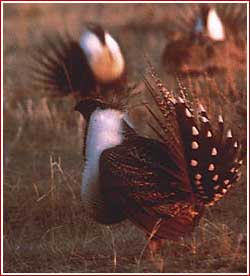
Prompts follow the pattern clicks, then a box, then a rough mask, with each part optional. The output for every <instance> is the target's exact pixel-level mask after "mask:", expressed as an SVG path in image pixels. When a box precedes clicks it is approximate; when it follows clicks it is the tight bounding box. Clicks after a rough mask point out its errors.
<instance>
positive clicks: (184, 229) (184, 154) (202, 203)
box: [41, 34, 242, 244]
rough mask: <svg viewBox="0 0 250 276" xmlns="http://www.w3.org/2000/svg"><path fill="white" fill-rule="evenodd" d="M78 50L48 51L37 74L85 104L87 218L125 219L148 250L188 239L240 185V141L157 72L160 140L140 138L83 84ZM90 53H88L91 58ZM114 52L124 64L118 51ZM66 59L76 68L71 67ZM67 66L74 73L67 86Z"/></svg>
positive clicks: (116, 109) (122, 113) (121, 112)
mask: <svg viewBox="0 0 250 276" xmlns="http://www.w3.org/2000/svg"><path fill="white" fill-rule="evenodd" d="M88 35H90V34H88ZM87 41H88V40H87ZM95 41H96V38H95ZM69 45H71V47H73V46H72V45H74V47H73V48H74V49H77V50H75V51H72V48H71V47H69ZM82 45H85V43H83V40H82V42H81V44H77V43H76V42H74V43H73V42H71V43H61V45H54V44H51V46H52V47H51V50H52V53H53V52H54V53H55V54H56V57H55V58H50V56H49V54H50V51H49V52H45V56H46V57H47V60H48V63H45V61H44V60H43V59H42V60H41V67H43V68H44V69H47V71H46V70H45V71H44V70H43V71H41V76H42V77H41V79H42V80H43V85H44V87H48V88H52V89H55V90H57V91H58V92H61V95H67V94H68V93H70V92H71V93H73V92H74V91H77V90H79V91H80V95H81V98H82V99H81V100H79V101H78V102H77V104H76V106H75V110H77V111H79V112H80V113H81V114H82V115H83V117H84V119H85V120H86V131H85V135H84V159H85V163H84V169H83V179H82V191H81V194H82V200H83V204H84V205H85V209H86V212H87V213H88V214H89V215H90V216H91V217H92V218H94V219H95V220H96V221H98V222H99V223H102V224H114V223H118V222H121V221H122V220H125V219H129V220H131V221H132V222H133V223H134V224H135V225H137V226H138V227H140V228H141V229H143V230H144V231H145V232H146V234H147V235H148V236H149V237H150V243H151V244H152V243H153V242H155V241H156V240H157V241H159V243H160V241H161V240H164V239H177V238H179V237H181V236H184V235H186V234H188V233H190V232H191V231H192V230H193V229H194V227H195V225H196V224H197V223H198V221H199V219H200V217H201V216H202V214H203V212H204V210H205V207H206V206H211V205H213V204H214V203H215V202H217V201H218V200H220V199H221V198H223V196H224V195H225V194H226V193H227V192H228V190H229V189H230V188H231V186H232V185H233V184H234V183H235V182H237V180H238V179H239V176H240V172H239V167H240V165H241V164H242V160H241V147H240V143H239V141H238V140H237V138H235V137H234V135H233V133H232V131H231V130H227V131H226V130H225V129H224V128H225V127H224V122H223V119H222V116H221V115H219V117H218V121H216V122H213V121H211V120H210V118H209V115H208V114H207V112H206V110H205V109H204V107H203V106H202V105H200V106H199V108H196V109H195V110H194V111H192V109H191V107H190V106H189V104H188V102H186V100H185V98H184V97H177V96H176V95H175V94H173V93H172V92H169V91H168V90H167V89H166V88H164V87H163V85H162V84H161V82H160V81H159V80H158V79H157V78H156V77H155V75H154V74H152V79H151V80H150V81H149V80H146V81H145V83H146V85H147V87H148V89H149V91H150V93H151V95H152V97H153V99H154V101H155V103H156V105H157V108H158V115H157V114H156V113H155V111H154V109H153V108H151V107H150V106H147V108H148V110H149V112H150V113H151V114H152V116H153V117H154V118H155V120H156V122H157V123H158V124H159V127H158V128H154V126H152V128H153V129H154V131H155V133H157V134H158V137H159V139H158V140H157V139H152V138H146V137H143V136H140V135H139V134H138V133H137V132H136V130H135V127H134V126H133V125H132V124H131V123H130V121H129V119H128V116H127V112H126V109H123V108H121V107H120V105H119V104H115V103H111V102H108V101H107V100H106V99H105V98H104V97H103V96H102V95H104V94H105V93H104V90H105V89H106V87H105V86H103V85H100V82H99V81H98V82H97V79H95V82H96V83H95V85H97V84H98V89H99V93H98V95H96V94H95V93H92V90H90V89H86V87H89V86H86V87H85V86H84V85H83V84H85V83H88V79H86V78H87V76H84V75H83V73H84V72H85V71H84V70H85V67H86V68H88V66H87V65H86V62H82V61H85V58H86V57H85V55H84V53H85V52H84V51H83V50H85V48H86V47H85V48H84V47H83V48H82ZM87 45H89V44H87ZM91 45H92V44H91ZM100 45H104V44H99V46H100ZM115 45H117V44H115ZM63 46H65V47H66V48H64V47H63ZM67 46H68V47H69V50H67V49H68V48H67ZM92 46H93V47H94V45H92ZM92 46H91V47H92ZM61 48H63V50H62V51H60V50H59V49H61ZM82 49H83V50H82ZM87 49H89V48H87ZM93 49H94V48H91V49H89V51H90V52H91V53H94V51H93ZM99 49H101V50H102V48H100V47H99ZM107 50H108V49H107ZM116 53H119V55H118V57H119V58H121V55H120V51H117V52H116ZM71 55H72V57H71ZM80 57H82V60H81V59H80ZM91 57H92V58H93V56H91ZM60 60H62V61H64V63H62V64H61V63H60ZM71 60H74V61H78V62H79V63H76V64H75V63H73V64H71ZM101 60H102V59H101ZM69 61H70V62H69ZM113 62H114V63H116V61H115V60H114V61H113ZM90 64H91V63H90ZM96 64H97V60H96ZM83 65H84V67H83ZM71 66H72V67H71ZM74 66H75V68H74ZM65 68H66V69H67V70H66V71H67V72H68V69H69V68H70V70H71V71H70V70H69V72H70V73H69V75H68V78H69V79H67V80H66V77H65V76H64V73H63V72H64V71H63V70H64V69H65ZM83 68H84V70H83ZM89 68H90V69H91V70H90V69H89V70H88V71H87V72H88V74H89V75H90V76H91V78H92V77H93V76H92V74H93V73H92V70H93V69H92V67H91V66H89ZM78 70H80V71H78ZM105 70H106V69H105ZM105 70H104V71H105ZM107 70H108V69H107ZM122 72H123V70H120V73H122ZM74 74H76V75H74ZM116 76H117V77H118V75H116ZM119 77H120V76H119ZM82 79H83V80H84V82H82ZM69 83H70V84H71V86H72V87H73V88H74V89H71V87H70V86H69V85H68V84H69ZM95 85H94V86H93V87H94V88H93V89H96V86H95ZM85 93H86V94H85ZM159 129H160V130H159Z"/></svg>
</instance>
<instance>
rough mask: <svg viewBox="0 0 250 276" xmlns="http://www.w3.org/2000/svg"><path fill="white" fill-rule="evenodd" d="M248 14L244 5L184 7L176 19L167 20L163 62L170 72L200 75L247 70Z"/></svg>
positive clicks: (195, 5)
mask: <svg viewBox="0 0 250 276" xmlns="http://www.w3.org/2000/svg"><path fill="white" fill-rule="evenodd" d="M246 16H247V14H246V7H245V6H244V5H234V4H228V5H219V4H194V5H189V6H183V7H182V11H181V13H180V14H179V15H178V17H176V18H174V19H173V22H166V25H168V24H169V26H166V29H167V30H166V39H167V44H166V47H165V49H164V52H163V55H162V63H163V65H164V67H165V69H166V70H167V72H172V73H179V74H187V73H189V74H193V75H197V74H204V73H215V72H217V71H218V70H219V71H223V70H230V69H234V70H240V69H241V70H242V69H245V67H246V62H245V61H246ZM173 29H175V31H174V30H173Z"/></svg>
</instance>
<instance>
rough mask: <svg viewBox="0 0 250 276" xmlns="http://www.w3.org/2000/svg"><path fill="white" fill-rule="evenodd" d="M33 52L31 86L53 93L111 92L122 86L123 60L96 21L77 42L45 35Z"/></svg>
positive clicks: (103, 93)
mask: <svg viewBox="0 0 250 276" xmlns="http://www.w3.org/2000/svg"><path fill="white" fill-rule="evenodd" d="M45 41H46V45H45V47H37V48H36V52H34V54H33V60H34V61H35V62H33V72H34V73H35V76H34V85H35V86H36V87H38V88H40V89H44V90H48V91H49V92H51V93H53V94H56V95H61V96H63V95H69V94H73V95H74V96H75V97H76V99H77V100H79V99H81V98H83V97H88V96H93V95H95V96H98V95H99V96H100V91H102V95H101V96H105V95H106V94H107V95H110V94H113V93H114V94H115V93H116V92H117V91H121V90H123V88H124V86H125V85H126V68H125V60H124V57H123V54H122V51H121V49H120V46H119V45H118V43H117V42H116V40H115V39H114V38H113V37H112V36H111V35H110V34H109V33H108V32H107V31H105V30H104V29H103V28H102V27H101V26H100V25H98V24H89V25H88V26H87V28H86V30H85V31H84V32H83V34H82V35H81V37H80V39H79V41H77V40H75V39H73V38H71V37H69V35H65V36H63V35H60V34H59V33H57V34H55V35H54V36H50V37H46V40H45Z"/></svg>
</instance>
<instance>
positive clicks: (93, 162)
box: [82, 109, 124, 208]
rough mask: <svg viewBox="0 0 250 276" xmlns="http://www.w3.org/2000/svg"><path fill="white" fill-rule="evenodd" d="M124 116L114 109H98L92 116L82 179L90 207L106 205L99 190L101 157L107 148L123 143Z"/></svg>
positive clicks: (83, 191)
mask: <svg viewBox="0 0 250 276" xmlns="http://www.w3.org/2000/svg"><path fill="white" fill-rule="evenodd" d="M123 117H124V114H123V113H122V112H120V111H118V110H114V109H105V110H102V109H97V110H95V111H94V112H93V114H92V115H91V117H90V121H89V126H88V129H87V131H88V133H87V140H86V153H85V154H86V163H85V167H84V171H83V180H82V199H83V202H84V203H85V204H88V208H89V207H90V208H96V205H101V206H102V208H103V207H104V206H103V202H101V200H100V192H99V159H100V156H101V153H102V152H103V151H104V150H105V149H108V148H111V147H114V146H116V145H119V144H121V143H122V141H123V131H122V120H123Z"/></svg>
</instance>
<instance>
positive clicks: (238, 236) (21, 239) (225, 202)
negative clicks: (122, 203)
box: [2, 3, 248, 273]
mask: <svg viewBox="0 0 250 276" xmlns="http://www.w3.org/2000/svg"><path fill="white" fill-rule="evenodd" d="M189 5H190V4H189ZM179 6H180V5H179ZM179 6H178V7H177V5H176V4H11V3H8V4H4V26H3V29H4V44H3V47H4V60H3V64H4V93H3V97H2V100H3V113H4V118H3V123H4V126H3V131H4V132H3V139H4V141H3V142H4V148H3V152H4V156H3V157H4V158H3V160H2V162H3V165H4V171H3V180H4V182H3V206H4V208H3V240H2V241H3V253H4V254H3V271H4V272H5V273H7V272H8V273H10V272H12V273H31V272H33V273H35V272H36V273H38V272H39V273H62V272H64V273H73V272H74V273H97V272H103V273H109V272H117V273H118V272H124V273H136V272H145V273H147V272H158V271H157V269H156V268H155V267H154V266H153V265H152V263H151V262H150V261H149V260H148V259H147V258H146V257H145V256H141V252H142V250H143V248H144V246H145V244H146V240H145V237H144V234H143V233H142V232H141V231H140V230H138V229H137V228H135V227H134V226H133V225H132V224H131V223H130V222H128V221H126V222H124V223H121V224H118V225H115V226H110V227H107V226H102V225H99V224H97V223H95V222H93V221H91V220H90V219H89V218H88V217H86V215H85V213H84V210H83V208H82V205H81V200H80V185H81V171H82V168H83V158H82V154H81V146H82V137H83V131H84V129H83V128H82V123H83V121H82V120H81V118H80V115H79V114H76V113H74V112H72V110H73V102H72V100H70V99H65V100H64V99H57V98H50V97H49V96H48V95H46V94H45V93H43V91H36V90H34V89H31V87H32V79H31V75H30V71H29V68H28V65H30V59H29V54H30V52H31V51H34V50H35V47H36V46H37V45H39V44H40V43H42V41H43V39H42V37H43V34H44V33H47V32H53V31H54V30H57V31H60V32H63V31H65V30H67V31H69V32H70V33H73V35H75V36H77V35H79V34H80V32H81V30H82V26H83V25H84V23H85V22H89V21H97V22H99V23H101V24H103V25H104V26H105V27H106V28H107V29H108V30H110V32H111V33H112V34H113V35H114V36H115V37H116V38H117V39H118V40H119V42H120V43H121V45H122V48H123V50H124V53H125V55H126V59H127V62H128V69H129V80H130V85H133V84H134V83H135V84H138V83H140V86H139V88H138V90H139V91H141V90H142V92H141V93H138V96H136V97H135V100H133V99H132V100H131V101H130V104H131V105H133V104H134V103H135V102H136V103H137V102H140V100H141V98H143V99H146V96H145V93H144V91H143V90H144V89H143V84H142V82H141V81H142V76H143V74H144V73H145V72H146V63H145V58H144V55H146V56H148V57H149V59H150V60H151V61H152V63H153V64H154V66H155V68H156V71H157V72H159V75H160V76H161V77H162V79H163V80H164V83H165V84H166V85H167V86H168V87H169V88H170V89H174V88H175V87H176V84H175V78H174V77H173V76H170V75H166V74H165V73H164V71H163V70H162V67H161V62H160V57H161V54H162V51H163V49H164V45H165V43H166V38H165V35H164V31H163V30H164V25H165V24H167V23H166V22H173V20H174V18H175V17H178V11H179V9H180V7H179ZM183 81H184V80H183ZM186 85H188V86H189V87H190V89H191V90H193V91H195V93H196V94H197V95H198V96H199V97H201V98H202V99H203V101H204V102H205V103H206V105H207V106H208V107H209V108H210V107H211V108H210V110H212V111H214V110H216V111H218V110H219V111H220V110H223V111H224V114H225V117H226V120H227V123H228V124H229V125H230V124H231V125H233V126H234V128H233V129H234V130H235V132H237V134H238V135H239V137H240V138H241V140H242V141H243V148H244V149H246V144H245V143H246V133H247V132H246V121H247V107H246V92H247V85H246V72H245V71H244V70H243V71H240V72H238V71H236V70H230V71H229V72H228V73H227V74H226V75H220V76H216V79H214V78H210V77H204V78H199V79H198V80H193V79H191V78H189V79H188V80H187V84H186ZM145 114H146V111H145V110H144V109H143V108H140V107H138V108H137V109H133V110H132V111H131V116H132V118H133V120H134V122H135V123H136V124H137V126H138V129H139V131H141V133H145V132H146V133H147V131H148V129H147V128H146V127H142V126H143V125H144V124H145V120H143V119H142V118H145V117H146V118H147V116H145ZM247 241H248V240H247V178H246V162H244V167H243V177H242V179H241V181H240V182H239V183H238V184H237V185H236V186H235V187H234V188H233V189H232V190H231V191H230V192H229V194H228V195H227V196H226V197H225V198H224V199H222V200H221V201H220V202H219V203H218V204H217V205H216V206H214V207H212V208H210V209H209V210H208V211H207V212H206V214H205V216H204V217H203V219H202V220H201V223H200V224H199V226H198V227H197V228H196V231H195V232H194V233H193V234H192V235H191V236H189V237H186V238H185V239H181V240H180V241H179V242H170V241H169V242H167V244H166V246H165V247H164V248H163V250H162V256H163V258H164V262H165V268H164V272H168V273H178V272H179V273H202V272H203V273H204V272H207V273H209V272H211V273H212V272H214V273H229V272H231V273H233V272H235V273H236V272H237V273H243V272H246V270H247Z"/></svg>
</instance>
